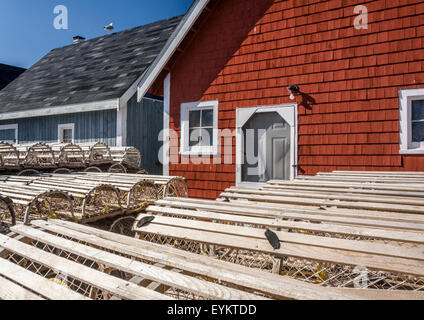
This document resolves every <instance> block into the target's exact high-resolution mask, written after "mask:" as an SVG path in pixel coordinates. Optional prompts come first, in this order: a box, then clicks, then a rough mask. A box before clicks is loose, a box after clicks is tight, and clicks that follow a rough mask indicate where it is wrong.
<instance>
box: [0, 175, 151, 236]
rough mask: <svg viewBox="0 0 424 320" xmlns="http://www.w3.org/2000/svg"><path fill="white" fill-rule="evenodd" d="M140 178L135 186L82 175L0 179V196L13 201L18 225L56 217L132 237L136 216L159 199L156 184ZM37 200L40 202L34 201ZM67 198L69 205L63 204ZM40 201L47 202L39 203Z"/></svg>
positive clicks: (131, 183) (134, 183) (8, 177)
mask: <svg viewBox="0 0 424 320" xmlns="http://www.w3.org/2000/svg"><path fill="white" fill-rule="evenodd" d="M84 177H85V179H84ZM138 178H139V179H137V180H135V181H132V182H119V181H109V182H110V183H109V182H108V181H104V180H103V181H102V180H90V179H88V178H87V177H86V176H85V175H83V174H71V175H65V174H60V175H59V174H50V175H47V174H44V175H42V176H38V177H24V176H22V177H21V176H19V177H18V176H4V177H2V179H0V181H1V183H0V192H3V193H4V194H5V195H6V196H10V197H11V198H12V200H13V206H14V207H15V210H16V212H17V213H18V215H17V216H18V221H21V222H24V223H27V224H28V223H30V222H31V221H32V220H34V219H48V218H52V217H55V218H60V219H68V220H72V221H76V222H80V223H96V225H98V226H99V227H102V228H107V229H111V230H114V231H117V232H121V233H126V234H128V235H132V236H133V233H131V227H132V224H133V223H134V221H135V217H134V216H133V214H136V213H139V212H140V211H141V210H143V209H144V208H145V207H146V206H147V205H148V204H149V203H152V202H153V201H155V200H157V199H158V194H157V188H156V186H155V185H154V183H153V182H151V181H148V180H145V179H141V178H140V177H138ZM52 190H54V192H53V191H52ZM34 197H38V198H36V200H34V201H33V199H34ZM65 198H66V201H67V202H66V205H65V204H64V203H62V202H63V200H64V199H65ZM41 200H42V201H44V202H41V203H40V201H41ZM59 200H62V202H61V201H59ZM4 212H6V211H4ZM116 218H119V219H118V220H116ZM111 219H114V220H111Z"/></svg>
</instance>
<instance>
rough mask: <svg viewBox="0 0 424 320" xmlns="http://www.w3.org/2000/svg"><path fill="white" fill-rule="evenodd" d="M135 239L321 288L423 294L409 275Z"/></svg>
mask: <svg viewBox="0 0 424 320" xmlns="http://www.w3.org/2000/svg"><path fill="white" fill-rule="evenodd" d="M138 236H139V237H140V239H142V240H145V241H149V242H153V243H158V244H162V245H166V246H169V247H173V248H177V249H181V250H185V251H188V252H191V253H196V254H200V255H206V256H209V257H213V258H215V259H218V260H223V261H226V262H231V263H235V264H239V265H243V266H246V267H250V268H255V269H259V270H264V271H268V272H273V273H277V274H280V275H283V276H288V277H290V278H294V279H297V280H302V281H305V282H309V283H313V284H317V285H321V286H324V287H337V288H342V287H345V288H362V289H385V290H413V291H424V278H423V277H416V276H411V275H408V274H401V273H394V272H386V271H379V270H371V269H368V268H366V267H362V266H350V265H344V264H340V263H329V262H322V261H316V260H313V259H302V258H297V257H287V256H275V255H272V254H268V253H264V252H260V251H253V250H245V249H236V248H231V247H224V246H217V245H210V244H204V243H199V242H196V241H190V240H182V239H176V238H172V237H168V236H161V235H157V234H149V233H141V234H138ZM329 236H330V235H329ZM361 240H363V239H361ZM370 241H371V242H373V241H374V240H370ZM376 241H380V240H376Z"/></svg>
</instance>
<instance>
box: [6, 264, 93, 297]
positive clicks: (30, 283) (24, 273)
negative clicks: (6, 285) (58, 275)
mask: <svg viewBox="0 0 424 320" xmlns="http://www.w3.org/2000/svg"><path fill="white" fill-rule="evenodd" d="M0 275H2V276H4V277H7V278H9V279H11V280H13V281H15V282H17V283H19V284H20V285H22V286H24V287H27V288H30V289H31V290H33V291H35V292H37V293H39V294H40V295H42V296H44V297H46V298H47V299H54V300H89V299H88V298H87V297H84V296H83V295H81V294H79V293H77V292H74V291H72V290H70V289H68V288H66V287H64V286H61V285H60V284H57V283H55V282H52V281H50V280H48V279H46V278H43V277H41V276H40V275H38V274H36V273H33V272H31V271H28V270H26V269H24V268H22V267H20V266H18V265H16V264H13V263H11V262H9V261H7V260H4V259H0ZM1 290H2V289H0V291H1Z"/></svg>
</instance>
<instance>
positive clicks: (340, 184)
mask: <svg viewBox="0 0 424 320" xmlns="http://www.w3.org/2000/svg"><path fill="white" fill-rule="evenodd" d="M268 184H269V185H302V186H318V187H321V186H323V187H329V188H330V187H331V188H357V189H371V190H391V191H412V192H416V191H420V190H422V186H415V185H411V184H410V183H409V184H396V185H394V184H384V183H379V184H378V183H371V182H369V183H361V182H356V183H348V182H346V181H326V180H325V179H321V180H320V181H313V180H294V181H279V180H271V181H268Z"/></svg>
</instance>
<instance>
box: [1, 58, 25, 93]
mask: <svg viewBox="0 0 424 320" xmlns="http://www.w3.org/2000/svg"><path fill="white" fill-rule="evenodd" d="M24 71H25V69H22V68H18V67H14V66H8V65H6V64H1V63H0V90H1V89H3V88H4V87H6V86H7V85H8V84H9V83H11V82H12V81H13V80H15V79H16V78H17V77H19V76H20V75H21V74H22V73H23V72H24Z"/></svg>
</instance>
